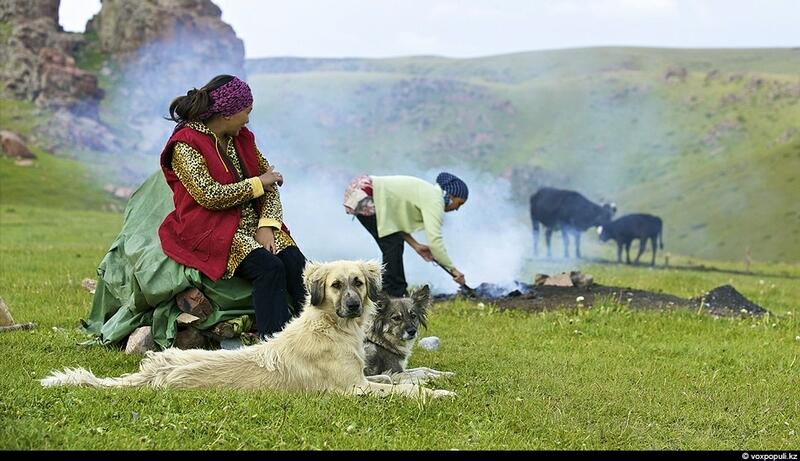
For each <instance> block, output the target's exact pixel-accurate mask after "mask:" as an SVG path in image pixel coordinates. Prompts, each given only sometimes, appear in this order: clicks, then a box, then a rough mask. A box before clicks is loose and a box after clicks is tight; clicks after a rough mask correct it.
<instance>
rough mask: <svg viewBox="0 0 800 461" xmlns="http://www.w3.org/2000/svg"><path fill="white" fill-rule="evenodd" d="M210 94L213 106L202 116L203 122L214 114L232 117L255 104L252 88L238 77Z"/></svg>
mask: <svg viewBox="0 0 800 461" xmlns="http://www.w3.org/2000/svg"><path fill="white" fill-rule="evenodd" d="M208 94H209V96H211V101H212V105H211V107H210V108H209V109H208V110H207V111H206V112H205V113H203V115H201V116H200V119H201V120H205V119H207V118H208V117H211V116H212V115H214V114H222V115H224V116H225V117H230V116H231V115H233V114H236V113H238V112H241V111H242V110H244V109H246V108H248V107H250V106H251V105H252V104H253V93H252V92H251V91H250V86H248V85H247V83H245V82H244V81H242V80H239V78H237V77H233V80H231V81H230V82H228V83H226V84H224V85H222V86H221V87H219V88H217V89H215V90H211V92H209V93H208Z"/></svg>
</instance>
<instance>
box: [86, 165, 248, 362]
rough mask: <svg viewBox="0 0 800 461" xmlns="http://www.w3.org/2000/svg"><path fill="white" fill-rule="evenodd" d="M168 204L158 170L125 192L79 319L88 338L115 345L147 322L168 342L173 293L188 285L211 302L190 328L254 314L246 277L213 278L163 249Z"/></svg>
mask: <svg viewBox="0 0 800 461" xmlns="http://www.w3.org/2000/svg"><path fill="white" fill-rule="evenodd" d="M173 209H174V205H173V202H172V191H171V190H170V188H169V186H167V183H166V181H165V179H164V175H163V174H162V173H161V172H160V171H158V172H156V173H154V174H153V175H152V176H150V178H148V179H147V181H145V182H144V184H142V185H141V187H139V189H137V190H136V192H134V194H133V195H132V196H131V199H130V201H129V202H128V206H127V207H126V208H125V218H124V222H123V224H122V230H121V231H120V233H119V235H118V236H117V238H116V239H115V240H114V242H113V243H112V244H111V248H109V250H108V253H106V255H105V257H104V258H103V260H102V261H101V262H100V265H99V266H98V267H97V290H96V291H95V295H94V300H93V302H92V310H91V312H90V313H89V318H88V319H87V320H86V322H85V323H84V327H85V328H86V331H87V332H88V333H90V334H92V335H94V340H93V341H92V342H94V343H97V344H103V345H112V344H117V343H120V342H121V341H123V340H125V339H126V338H127V336H128V335H129V334H130V333H131V332H133V331H134V330H135V329H136V328H139V327H141V326H145V325H151V326H152V333H153V339H154V340H155V342H156V344H158V346H159V347H161V348H162V349H165V348H167V347H170V346H171V345H172V343H173V341H174V340H175V334H176V333H177V328H178V325H177V320H176V319H177V317H178V315H179V314H180V313H181V311H180V310H179V309H178V306H177V303H176V302H175V295H177V294H178V293H180V292H182V291H184V290H186V289H187V288H190V287H196V288H198V289H200V290H201V291H202V292H203V294H205V295H206V298H208V300H209V301H210V302H211V304H212V306H213V307H214V310H213V312H212V313H211V315H209V317H208V318H207V319H205V320H203V321H202V322H198V323H197V324H193V325H192V326H194V327H196V328H199V329H208V328H210V327H212V326H213V325H215V324H216V323H218V322H221V321H225V320H228V319H232V318H235V317H240V316H242V315H246V314H247V315H254V310H253V306H252V303H251V289H252V286H251V285H250V283H249V282H247V281H245V280H243V279H240V278H238V277H233V278H231V279H222V280H219V281H216V282H215V281H213V280H211V279H209V278H207V277H206V276H204V275H202V274H201V273H200V272H199V271H198V270H197V269H192V268H189V267H186V266H184V265H182V264H179V263H177V262H175V261H173V260H172V259H170V258H169V257H167V256H166V255H165V254H164V252H163V251H162V249H161V241H160V239H159V238H158V227H159V226H160V225H161V222H162V221H163V220H164V218H165V217H166V216H167V214H169V213H170V212H171V211H172V210H173Z"/></svg>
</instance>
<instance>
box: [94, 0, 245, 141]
mask: <svg viewBox="0 0 800 461" xmlns="http://www.w3.org/2000/svg"><path fill="white" fill-rule="evenodd" d="M221 18H222V11H221V10H220V9H219V8H218V7H217V6H216V5H214V4H213V3H212V2H211V1H210V0H149V1H135V2H134V1H129V0H103V4H102V8H101V10H100V12H99V13H98V14H97V15H95V17H93V18H92V19H91V20H90V21H89V23H88V24H87V26H86V33H87V36H91V37H93V40H94V37H96V40H97V42H96V44H95V45H96V46H99V48H100V50H101V51H102V52H103V53H105V54H107V55H109V56H110V57H111V60H112V61H113V62H114V63H115V67H114V69H115V74H114V75H113V76H112V78H113V80H114V82H115V83H114V88H113V94H110V95H109V99H110V104H109V105H110V106H111V107H112V110H115V109H116V108H121V107H124V112H125V114H124V116H125V123H126V126H125V127H124V128H125V129H126V130H129V131H130V132H131V133H132V134H133V135H132V136H131V139H132V141H133V144H132V146H131V147H132V148H133V149H134V150H135V151H138V152H146V153H154V154H155V153H158V152H160V147H161V145H163V143H164V141H165V139H166V138H167V137H168V136H167V135H168V133H169V131H170V130H171V129H172V127H173V125H171V124H170V123H167V122H165V121H164V120H163V119H162V118H161V116H164V115H167V112H168V107H169V104H170V102H171V101H172V99H173V98H175V97H176V96H179V95H183V94H186V92H187V90H189V89H191V88H195V87H198V88H199V87H200V86H202V85H203V84H205V83H206V82H207V81H209V80H210V79H211V78H212V77H214V76H215V75H218V74H234V75H240V76H243V75H244V43H243V42H242V41H241V40H240V39H239V38H237V37H236V33H235V32H234V30H233V28H232V27H231V26H230V25H228V24H226V23H225V22H223V21H222V19H221Z"/></svg>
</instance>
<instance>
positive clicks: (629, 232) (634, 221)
mask: <svg viewBox="0 0 800 461" xmlns="http://www.w3.org/2000/svg"><path fill="white" fill-rule="evenodd" d="M597 232H598V234H600V240H602V241H604V242H605V241H607V240H608V239H613V240H614V241H615V242H617V262H622V246H623V245H625V260H626V262H627V263H628V264H630V263H631V243H632V242H633V240H634V239H639V242H640V243H639V254H638V255H636V264H639V258H641V257H642V253H644V249H645V247H646V246H647V240H648V239H651V240H652V241H653V260H652V261H651V262H650V265H651V266H655V264H656V239H659V237H660V239H659V240H660V241H661V245H660V248H661V249H662V250H663V249H664V234H663V233H662V223H661V218H659V217H658V216H653V215H649V214H629V215H625V216H623V217H621V218H619V219H616V220H614V221H612V222H610V223H608V224H606V225H605V226H602V227H598V228H597Z"/></svg>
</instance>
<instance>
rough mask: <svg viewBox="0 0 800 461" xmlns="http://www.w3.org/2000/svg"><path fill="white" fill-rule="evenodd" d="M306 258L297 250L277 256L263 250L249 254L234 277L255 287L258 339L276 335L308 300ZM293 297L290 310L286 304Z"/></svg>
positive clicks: (282, 252) (256, 250)
mask: <svg viewBox="0 0 800 461" xmlns="http://www.w3.org/2000/svg"><path fill="white" fill-rule="evenodd" d="M303 267H305V257H304V256H303V254H302V253H301V252H300V250H299V249H298V248H297V247H288V248H286V249H285V250H283V251H281V252H280V253H278V254H277V255H274V254H272V253H270V252H269V251H267V250H266V249H264V248H258V249H255V250H253V251H251V252H250V254H248V255H247V256H246V257H245V258H244V260H243V261H242V262H241V263H240V264H239V267H237V268H236V273H235V275H237V276H239V277H241V278H243V279H245V280H248V281H249V282H251V283H252V284H253V307H254V308H255V312H256V329H257V330H258V335H259V336H264V335H271V334H273V333H277V332H278V331H280V330H281V329H283V326H284V325H285V324H286V322H287V321H289V317H290V316H291V314H292V313H293V312H292V311H294V313H298V314H299V311H300V309H301V308H302V304H303V300H304V299H305V287H304V286H303V276H302V274H303ZM287 293H288V294H289V296H291V299H292V302H291V305H292V306H291V307H290V304H289V301H288V300H287V297H286V296H287Z"/></svg>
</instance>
